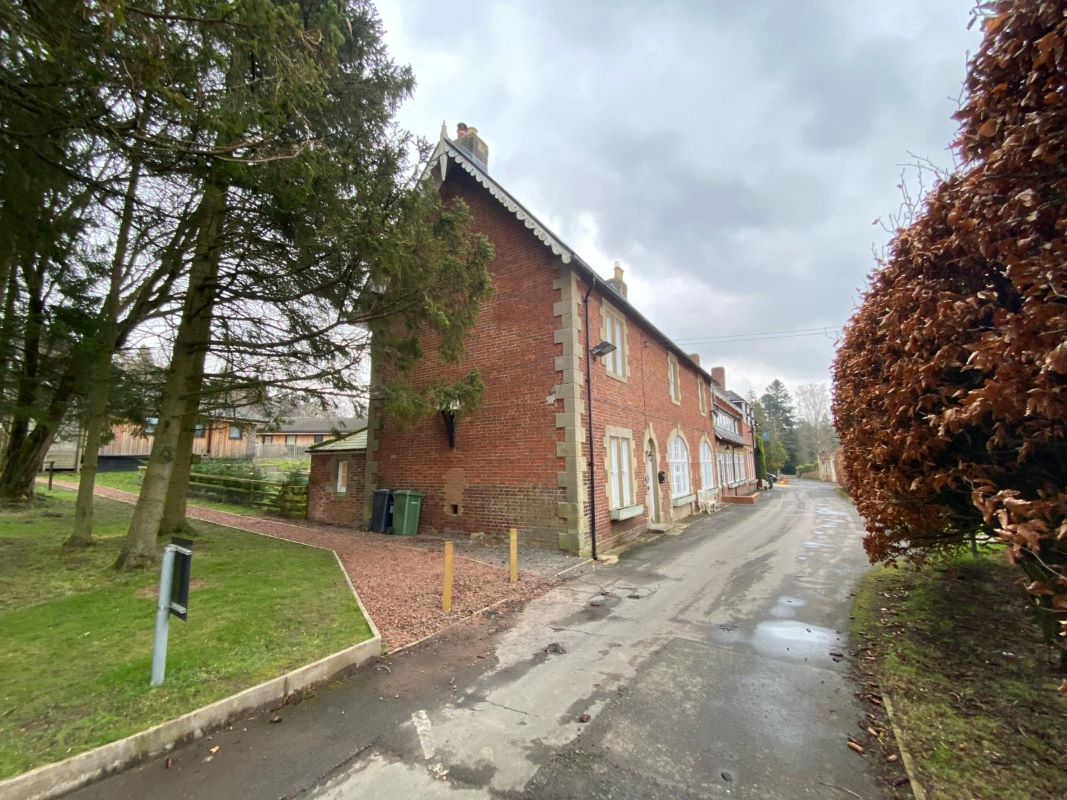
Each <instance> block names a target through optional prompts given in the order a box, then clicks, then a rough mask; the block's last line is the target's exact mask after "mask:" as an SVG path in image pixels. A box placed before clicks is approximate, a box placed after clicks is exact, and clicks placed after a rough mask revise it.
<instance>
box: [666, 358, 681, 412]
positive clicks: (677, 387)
mask: <svg viewBox="0 0 1067 800" xmlns="http://www.w3.org/2000/svg"><path fill="white" fill-rule="evenodd" d="M667 393H668V394H669V395H670V398H671V402H672V403H674V404H675V405H676V406H680V405H681V404H682V368H681V365H680V364H679V363H678V356H676V355H675V354H674V353H671V352H668V353H667Z"/></svg>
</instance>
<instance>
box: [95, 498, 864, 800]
mask: <svg viewBox="0 0 1067 800" xmlns="http://www.w3.org/2000/svg"><path fill="white" fill-rule="evenodd" d="M864 568H865V559H864V556H863V553H862V549H861V547H860V524H859V521H858V519H857V517H856V515H855V512H854V511H853V510H852V508H851V506H850V505H849V504H848V503H847V502H846V501H845V500H843V499H842V498H841V497H840V496H839V495H838V494H837V493H836V492H835V491H834V490H833V489H832V488H831V487H828V486H825V485H822V484H818V483H814V482H806V481H799V482H796V483H795V484H794V485H793V486H792V487H789V488H779V489H775V490H774V491H773V492H771V493H770V494H769V496H768V495H765V497H764V498H763V500H761V502H760V503H759V504H758V505H756V506H754V507H737V506H735V507H731V508H728V509H727V510H725V511H723V512H720V513H719V514H716V515H715V516H713V517H711V518H708V519H702V520H699V521H697V522H695V523H694V524H693V525H691V526H690V527H689V528H688V529H687V530H686V532H685V533H683V534H682V535H680V536H676V537H664V538H661V539H659V540H658V541H656V542H654V543H653V544H651V545H648V546H644V547H641V548H638V549H636V550H634V551H631V552H630V553H629V554H628V555H627V556H625V557H624V558H623V559H622V560H621V561H620V562H619V564H618V565H616V566H613V567H599V568H597V569H596V570H594V571H592V572H590V573H589V574H586V575H583V576H581V577H579V578H576V579H575V580H573V581H569V582H567V583H565V584H563V585H562V586H559V587H557V588H556V589H554V590H552V591H551V592H550V593H548V594H547V595H545V596H544V597H542V598H540V599H537V600H534V601H533V602H531V603H530V604H529V605H528V606H527V607H526V608H525V609H524V610H523V611H521V612H518V613H516V614H514V615H512V616H506V617H504V618H500V617H498V616H497V615H495V614H489V615H487V616H485V617H478V618H477V619H478V624H472V625H465V626H460V627H457V628H453V629H450V630H449V631H448V632H446V633H445V634H442V635H441V636H439V637H436V638H435V639H433V640H430V642H427V643H425V644H423V645H420V646H418V647H415V648H413V649H411V650H408V651H406V652H405V653H403V654H401V655H399V656H397V657H395V658H393V659H390V660H388V661H386V662H383V663H382V664H380V665H378V666H377V667H369V668H365V669H364V670H362V671H360V672H357V673H356V674H354V675H353V676H352V677H351V678H350V679H348V680H346V681H343V682H339V683H337V684H334V685H332V686H330V687H326V688H324V689H322V690H320V691H319V692H318V694H317V695H316V696H315V697H314V698H310V699H308V700H306V701H305V702H303V703H301V704H300V705H298V706H295V707H292V708H289V709H283V710H282V711H281V712H280V715H281V716H282V721H281V722H280V723H279V724H273V725H272V724H270V722H269V720H268V718H267V717H269V715H260V716H259V717H256V718H254V719H250V720H247V721H243V722H241V723H239V724H237V725H235V726H234V727H233V729H232V730H228V731H222V732H219V733H217V734H215V736H214V738H212V739H210V740H203V741H200V742H196V743H193V744H191V745H188V746H186V747H184V748H181V749H179V750H178V751H176V752H175V753H174V756H173V760H172V762H171V764H170V767H169V768H167V765H166V764H165V763H164V761H163V760H162V759H159V760H155V761H152V762H149V763H147V764H145V765H142V766H140V767H138V768H135V769H133V770H130V771H127V772H126V773H123V774H120V775H117V776H114V777H112V778H110V779H108V780H106V781H103V782H101V783H99V784H96V785H95V786H92V787H88V788H87V789H85V790H82V791H81V792H80V793H78V794H77V795H76V796H77V797H80V798H89V797H94V798H109V799H110V800H121V799H122V798H141V797H153V798H158V800H168V798H229V797H234V798H236V797H257V798H258V797H286V798H290V797H291V798H306V799H307V800H312V799H314V800H339V799H340V798H355V797H374V798H411V797H420V798H421V797H448V798H468V797H471V798H474V797H509V798H510V797H531V798H540V797H544V798H564V797H582V798H594V799H595V798H608V797H611V798H650V797H663V798H684V797H699V798H718V797H748V798H804V797H813V798H815V797H817V798H835V797H840V798H842V799H843V800H844V799H846V798H849V797H856V796H858V797H861V798H865V799H866V800H870V798H874V797H881V796H882V794H881V790H880V788H879V786H878V785H877V784H876V782H875V781H874V778H873V777H872V774H871V770H870V769H869V764H868V761H867V758H866V757H864V756H859V755H857V754H855V753H853V752H852V751H851V750H849V749H848V747H847V737H848V735H849V734H854V733H857V732H858V731H859V728H858V727H857V724H856V723H857V721H858V720H859V719H861V718H862V717H863V711H862V709H861V708H860V707H859V706H858V705H857V704H856V702H855V701H854V699H853V694H852V692H853V688H852V686H851V685H850V683H849V681H848V679H847V674H846V670H847V666H848V665H847V662H845V661H839V659H837V658H835V657H834V656H833V655H831V654H832V653H837V652H847V651H846V650H845V649H844V648H845V646H846V642H845V639H844V634H843V632H844V629H845V625H846V624H847V616H848V609H849V605H850V597H849V594H850V591H851V586H852V583H853V581H854V580H855V578H856V577H857V576H858V575H859V574H860V573H861V572H862V571H863V570H864ZM586 715H588V716H586ZM583 720H584V721H583ZM216 746H217V747H219V748H220V749H219V750H218V751H217V752H216V753H214V754H213V755H212V754H211V752H210V750H211V748H212V747H216ZM209 756H210V757H209Z"/></svg>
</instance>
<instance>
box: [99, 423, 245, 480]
mask: <svg viewBox="0 0 1067 800" xmlns="http://www.w3.org/2000/svg"><path fill="white" fill-rule="evenodd" d="M156 422H157V420H156V419H155V418H154V417H149V418H148V420H147V421H146V424H145V425H144V426H143V427H142V426H140V425H135V424H133V423H120V424H117V425H114V426H112V428H111V434H112V439H111V441H110V442H108V443H107V444H105V445H103V446H101V448H100V456H99V469H100V470H102V471H109V470H111V471H119V470H132V469H137V467H138V466H139V465H140V464H141V463H142V462H144V461H145V460H147V459H148V456H149V455H150V454H151V452H152V442H153V440H154V436H153V434H154V433H155V425H156ZM258 423H259V421H258V420H254V419H250V418H236V417H233V416H226V417H222V416H213V417H208V416H205V417H203V418H201V420H200V422H199V423H198V424H197V426H196V432H195V433H194V435H193V455H196V456H201V457H206V458H251V457H252V456H253V455H254V454H255V448H256V440H255V431H256V425H257V424H258Z"/></svg>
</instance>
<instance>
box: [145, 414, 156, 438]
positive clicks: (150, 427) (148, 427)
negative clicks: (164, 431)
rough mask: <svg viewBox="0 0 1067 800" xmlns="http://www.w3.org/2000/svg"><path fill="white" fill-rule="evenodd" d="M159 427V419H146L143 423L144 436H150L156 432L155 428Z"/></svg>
mask: <svg viewBox="0 0 1067 800" xmlns="http://www.w3.org/2000/svg"><path fill="white" fill-rule="evenodd" d="M157 425H159V417H148V418H146V419H145V421H144V435H145V436H151V435H152V434H154V433H155V432H156V426H157Z"/></svg>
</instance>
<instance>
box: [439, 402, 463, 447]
mask: <svg viewBox="0 0 1067 800" xmlns="http://www.w3.org/2000/svg"><path fill="white" fill-rule="evenodd" d="M457 411H459V400H450V401H449V402H448V403H446V404H444V405H443V406H442V407H441V418H442V419H443V420H444V421H445V433H447V434H448V446H449V447H450V448H452V449H453V450H455V449H456V412H457Z"/></svg>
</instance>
